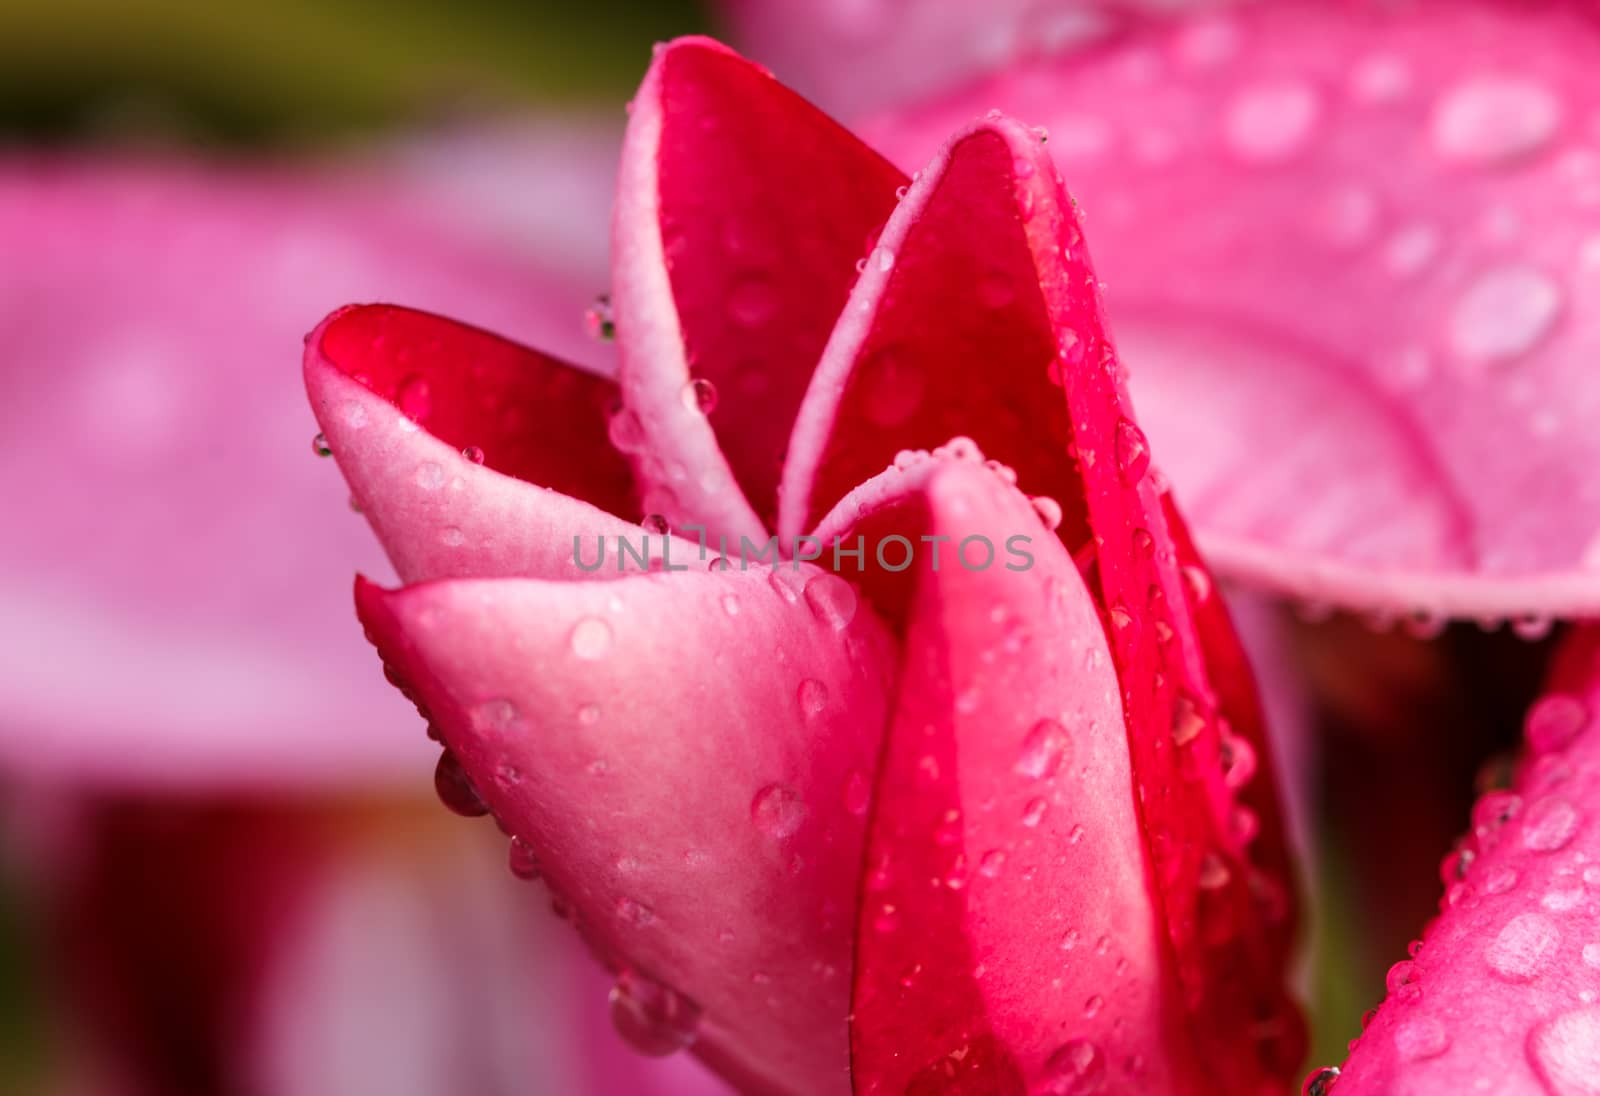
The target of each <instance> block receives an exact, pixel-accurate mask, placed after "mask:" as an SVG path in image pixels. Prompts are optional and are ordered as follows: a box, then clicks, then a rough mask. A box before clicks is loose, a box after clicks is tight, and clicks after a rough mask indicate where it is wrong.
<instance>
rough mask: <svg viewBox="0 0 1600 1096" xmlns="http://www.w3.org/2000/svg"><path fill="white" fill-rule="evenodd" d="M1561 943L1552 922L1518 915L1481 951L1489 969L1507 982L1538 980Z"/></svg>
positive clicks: (1558, 932)
mask: <svg viewBox="0 0 1600 1096" xmlns="http://www.w3.org/2000/svg"><path fill="white" fill-rule="evenodd" d="M1560 943H1561V931H1560V930H1559V929H1557V928H1556V925H1555V922H1553V921H1551V920H1550V919H1549V918H1548V917H1546V916H1544V915H1543V914H1541V913H1521V914H1518V915H1517V916H1515V917H1513V918H1512V919H1511V920H1510V921H1508V922H1507V923H1506V926H1505V928H1503V929H1501V930H1500V934H1499V935H1498V936H1496V937H1495V938H1494V940H1493V941H1491V942H1490V944H1489V946H1488V948H1487V949H1486V950H1485V951H1484V958H1485V959H1486V960H1488V963H1489V969H1490V970H1491V971H1493V972H1494V973H1495V974H1496V975H1498V976H1499V977H1500V978H1502V979H1504V980H1505V981H1507V982H1531V981H1533V980H1534V978H1536V977H1538V975H1539V971H1540V970H1541V969H1542V968H1543V967H1544V965H1545V963H1547V962H1548V961H1549V960H1550V957H1551V956H1552V955H1554V954H1555V952H1556V948H1557V946H1558V945H1559V944H1560Z"/></svg>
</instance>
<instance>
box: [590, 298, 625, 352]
mask: <svg viewBox="0 0 1600 1096" xmlns="http://www.w3.org/2000/svg"><path fill="white" fill-rule="evenodd" d="M583 329H584V330H585V331H587V332H588V333H589V337H590V338H591V339H595V340H597V341H599V342H610V341H611V340H612V339H614V338H616V337H617V321H616V319H615V317H614V316H613V315H612V312H611V294H609V293H602V294H600V295H599V296H598V297H596V298H595V299H594V302H593V303H592V304H590V305H589V308H588V310H587V311H585V312H584V314H583Z"/></svg>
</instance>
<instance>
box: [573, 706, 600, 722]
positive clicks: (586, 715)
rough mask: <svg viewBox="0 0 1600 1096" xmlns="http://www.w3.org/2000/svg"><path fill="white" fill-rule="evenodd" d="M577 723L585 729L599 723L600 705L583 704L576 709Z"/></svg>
mask: <svg viewBox="0 0 1600 1096" xmlns="http://www.w3.org/2000/svg"><path fill="white" fill-rule="evenodd" d="M578 722H579V723H581V724H583V725H584V726H585V727H593V726H594V725H595V724H596V723H598V722H600V705H598V704H584V705H581V706H580V707H579V708H578Z"/></svg>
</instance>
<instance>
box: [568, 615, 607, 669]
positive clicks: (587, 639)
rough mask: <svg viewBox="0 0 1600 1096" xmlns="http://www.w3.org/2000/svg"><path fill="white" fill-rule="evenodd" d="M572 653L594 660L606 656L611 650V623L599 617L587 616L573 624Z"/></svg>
mask: <svg viewBox="0 0 1600 1096" xmlns="http://www.w3.org/2000/svg"><path fill="white" fill-rule="evenodd" d="M571 646H572V653H573V654H575V655H577V656H578V657H579V658H581V659H585V660H589V661H593V660H595V659H599V658H604V657H605V656H606V654H607V652H609V651H610V650H611V625H609V624H607V623H606V622H605V621H603V620H601V619H600V618H599V617H585V618H583V619H582V620H580V621H578V623H577V624H575V625H573V628H572V637H571Z"/></svg>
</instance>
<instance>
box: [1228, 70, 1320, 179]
mask: <svg viewBox="0 0 1600 1096" xmlns="http://www.w3.org/2000/svg"><path fill="white" fill-rule="evenodd" d="M1320 112H1321V105H1320V104H1319V102H1318V100H1317V94H1316V92H1315V90H1313V89H1312V88H1311V87H1310V86H1308V85H1306V84H1302V83H1299V82H1295V81H1287V82H1277V83H1267V84H1258V85H1256V86H1253V87H1249V88H1246V89H1244V90H1243V91H1241V92H1240V93H1239V94H1238V95H1237V96H1235V97H1234V100H1233V102H1232V103H1231V104H1230V105H1229V107H1228V115H1227V119H1226V120H1225V122H1224V133H1225V136H1226V139H1227V142H1228V147H1229V148H1231V149H1232V150H1233V152H1234V154H1235V155H1236V156H1238V157H1239V158H1240V159H1242V160H1248V161H1251V162H1254V163H1274V162H1279V161H1283V160H1287V159H1289V158H1290V157H1291V156H1293V155H1294V154H1295V153H1297V152H1299V151H1300V149H1301V148H1302V147H1304V145H1305V143H1306V141H1307V140H1308V139H1309V138H1310V137H1311V132H1312V130H1313V129H1314V128H1315V126H1316V124H1317V116H1318V114H1319V113H1320Z"/></svg>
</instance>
